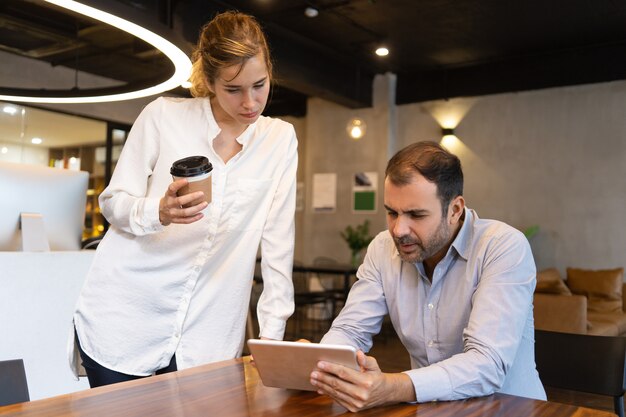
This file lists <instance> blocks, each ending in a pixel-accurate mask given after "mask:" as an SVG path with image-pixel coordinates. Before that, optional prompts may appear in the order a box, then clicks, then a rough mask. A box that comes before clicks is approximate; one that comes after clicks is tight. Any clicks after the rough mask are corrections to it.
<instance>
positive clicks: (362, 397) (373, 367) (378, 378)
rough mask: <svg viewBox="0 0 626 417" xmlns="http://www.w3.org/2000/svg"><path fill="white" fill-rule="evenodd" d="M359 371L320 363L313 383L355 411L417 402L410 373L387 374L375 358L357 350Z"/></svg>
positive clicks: (313, 373) (313, 374)
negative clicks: (384, 405)
mask: <svg viewBox="0 0 626 417" xmlns="http://www.w3.org/2000/svg"><path fill="white" fill-rule="evenodd" d="M357 361H358V363H359V366H360V367H361V370H360V371H355V370H354V369H350V368H347V367H345V366H342V365H337V364H334V363H330V362H319V363H318V364H317V366H318V367H317V368H316V369H315V370H314V371H313V372H312V373H311V384H312V385H313V386H314V387H316V388H317V392H318V393H319V394H326V395H328V396H329V397H331V398H332V399H334V400H335V401H337V402H338V403H339V404H340V405H342V406H343V407H345V408H347V409H348V410H350V411H352V412H356V411H359V410H364V409H366V408H371V407H375V406H378V405H383V404H394V403H399V402H408V401H415V389H414V388H413V383H412V382H411V379H410V378H409V376H408V375H406V374H402V373H398V374H386V373H383V372H382V371H381V370H380V368H379V367H378V363H377V362H376V359H374V358H373V357H371V356H365V354H364V353H363V352H362V351H359V352H357Z"/></svg>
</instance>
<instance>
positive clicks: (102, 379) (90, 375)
mask: <svg viewBox="0 0 626 417" xmlns="http://www.w3.org/2000/svg"><path fill="white" fill-rule="evenodd" d="M76 346H77V347H78V352H79V353H80V358H81V360H82V363H83V367H84V368H85V371H87V379H89V386H90V387H91V388H95V387H101V386H103V385H109V384H115V383H118V382H124V381H132V380H133V379H140V378H146V377H144V376H137V375H127V374H123V373H121V372H116V371H112V370H111V369H109V368H105V367H104V366H102V365H100V364H99V363H98V362H96V361H94V360H93V359H91V358H90V357H89V356H87V354H86V353H85V352H83V349H82V348H81V346H80V341H79V340H78V336H76ZM177 370H178V368H177V367H176V355H174V356H172V360H171V361H170V364H169V365H167V366H166V367H165V368H162V369H159V370H158V371H156V372H155V374H156V375H160V374H166V373H168V372H174V371H177Z"/></svg>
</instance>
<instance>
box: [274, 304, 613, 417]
mask: <svg viewBox="0 0 626 417" xmlns="http://www.w3.org/2000/svg"><path fill="white" fill-rule="evenodd" d="M310 310H311V309H309V311H307V312H305V314H302V312H301V314H299V315H298V317H295V316H294V317H292V318H291V319H289V321H288V323H287V331H286V335H285V340H297V339H299V338H306V339H309V340H311V341H319V339H320V338H321V336H323V334H324V333H325V332H326V330H327V328H328V326H329V325H330V323H329V321H328V320H326V315H325V313H324V311H317V312H313V311H310ZM369 354H370V355H371V356H374V357H375V358H376V360H377V361H378V364H379V366H380V368H381V369H382V370H383V371H384V372H399V371H404V370H406V369H409V367H410V361H409V355H408V353H407V351H406V350H405V349H404V346H402V343H401V342H400V340H399V339H398V337H397V336H396V334H395V331H394V330H393V328H392V327H391V325H385V326H383V331H382V332H381V334H380V335H378V336H376V337H375V338H374V346H373V348H372V350H371V351H370V353H369ZM546 393H547V395H548V399H549V400H550V401H555V402H560V403H566V404H573V405H578V406H583V407H589V408H595V409H600V410H606V411H610V412H613V399H612V398H611V397H606V396H601V395H594V394H584V393H578V392H573V391H567V390H560V389H555V388H549V387H548V388H546Z"/></svg>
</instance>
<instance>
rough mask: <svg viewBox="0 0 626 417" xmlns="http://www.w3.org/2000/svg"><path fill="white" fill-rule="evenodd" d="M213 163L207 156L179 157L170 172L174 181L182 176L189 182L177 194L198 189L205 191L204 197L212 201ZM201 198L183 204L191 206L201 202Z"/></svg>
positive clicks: (181, 194)
mask: <svg viewBox="0 0 626 417" xmlns="http://www.w3.org/2000/svg"><path fill="white" fill-rule="evenodd" d="M212 171H213V165H211V163H210V162H209V159H208V158H207V157H205V156H189V157H187V158H183V159H179V160H178V161H176V162H174V163H173V164H172V167H171V168H170V174H172V178H173V179H174V181H176V180H180V179H182V178H184V179H186V180H187V181H188V184H187V185H185V186H184V187H183V188H181V189H180V190H178V193H177V195H178V196H179V197H180V196H183V195H185V194H189V193H194V192H196V191H202V192H204V199H205V200H206V202H207V203H210V202H211V172H212ZM200 202H201V200H195V201H192V202H191V203H188V204H185V205H183V207H191V206H195V205H196V204H199V203H200Z"/></svg>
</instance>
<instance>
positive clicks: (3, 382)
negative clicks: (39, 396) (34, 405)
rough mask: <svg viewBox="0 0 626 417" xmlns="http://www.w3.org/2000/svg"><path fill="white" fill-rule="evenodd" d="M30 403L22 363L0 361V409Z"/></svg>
mask: <svg viewBox="0 0 626 417" xmlns="http://www.w3.org/2000/svg"><path fill="white" fill-rule="evenodd" d="M26 401H30V396H29V395H28V384H27V382H26V372H25V371H24V361H23V360H22V359H13V360H8V361H0V407H1V406H3V405H11V404H16V403H22V402H26Z"/></svg>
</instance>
